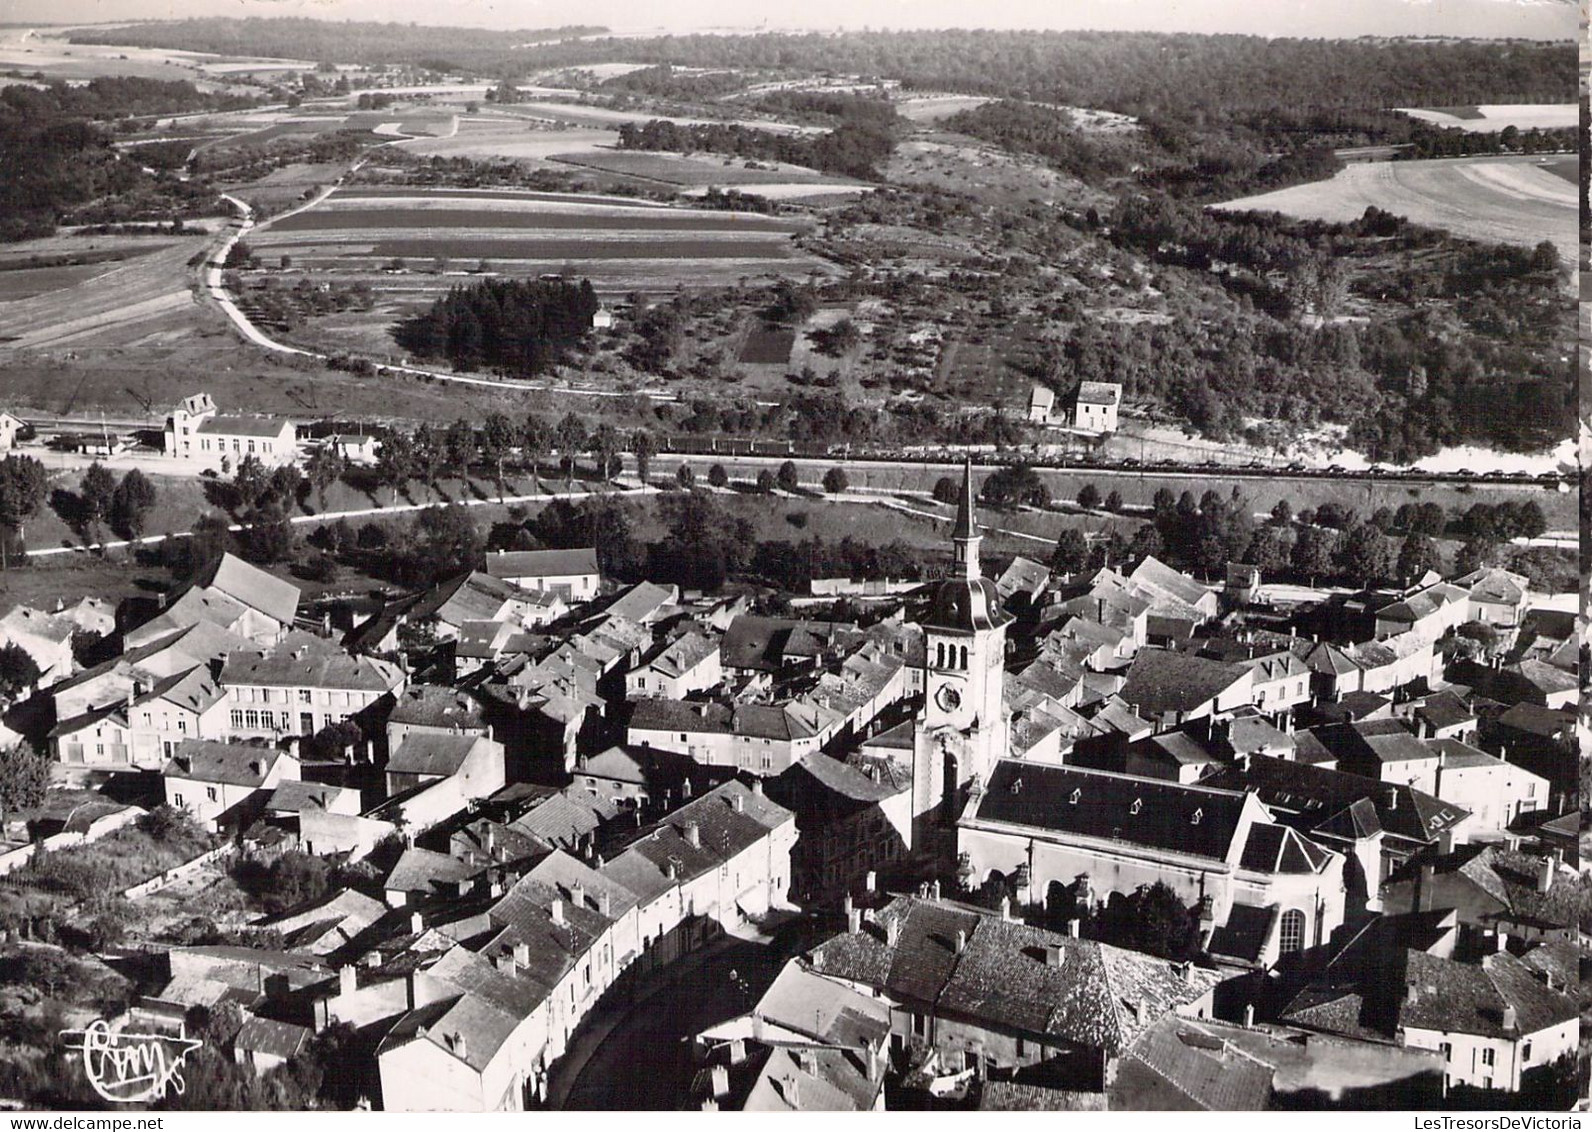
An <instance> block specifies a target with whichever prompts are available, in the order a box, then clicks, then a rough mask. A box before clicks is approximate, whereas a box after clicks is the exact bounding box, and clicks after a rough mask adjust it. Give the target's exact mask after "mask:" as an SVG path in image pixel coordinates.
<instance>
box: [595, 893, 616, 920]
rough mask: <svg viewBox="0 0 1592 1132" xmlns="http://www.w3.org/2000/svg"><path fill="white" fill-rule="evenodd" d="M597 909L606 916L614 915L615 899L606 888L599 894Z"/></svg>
mask: <svg viewBox="0 0 1592 1132" xmlns="http://www.w3.org/2000/svg"><path fill="white" fill-rule="evenodd" d="M597 909H598V911H600V912H602V914H603V915H605V916H612V915H613V914H614V897H613V894H612V893H611V892H609V891H608V890H607V889H606V888H605V889H603V890H602V891H601V892H599V893H598V894H597Z"/></svg>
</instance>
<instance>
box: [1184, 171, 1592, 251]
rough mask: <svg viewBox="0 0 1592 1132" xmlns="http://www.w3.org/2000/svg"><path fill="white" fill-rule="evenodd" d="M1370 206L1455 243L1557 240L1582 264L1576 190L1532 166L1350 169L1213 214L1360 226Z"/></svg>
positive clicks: (1530, 244)
mask: <svg viewBox="0 0 1592 1132" xmlns="http://www.w3.org/2000/svg"><path fill="white" fill-rule="evenodd" d="M1372 205H1375V206H1376V207H1377V208H1381V209H1385V210H1386V211H1388V212H1392V213H1395V214H1397V215H1399V216H1402V217H1404V218H1406V219H1408V220H1411V221H1413V222H1415V223H1417V224H1424V225H1428V226H1430V227H1433V228H1445V229H1447V230H1449V231H1451V232H1453V233H1454V234H1455V235H1457V236H1463V237H1467V238H1469V239H1473V240H1485V241H1489V242H1493V243H1503V244H1519V245H1522V246H1525V247H1534V246H1535V245H1537V244H1538V243H1540V242H1542V241H1543V240H1544V239H1548V240H1552V241H1553V243H1554V245H1555V246H1556V247H1557V248H1558V249H1559V255H1560V256H1561V257H1562V258H1563V259H1564V261H1565V262H1566V263H1573V262H1575V256H1576V199H1575V187H1574V186H1573V185H1572V184H1571V183H1570V182H1569V181H1566V180H1565V179H1564V178H1563V177H1560V176H1557V175H1555V173H1554V172H1552V171H1550V170H1549V169H1548V168H1545V167H1543V166H1541V165H1539V164H1537V159H1534V158H1508V157H1503V158H1500V157H1485V158H1455V159H1441V160H1433V161H1382V162H1373V163H1368V164H1363V165H1350V166H1348V167H1347V168H1345V169H1343V170H1341V171H1340V172H1339V173H1338V174H1337V175H1336V176H1335V177H1333V178H1332V179H1331V180H1327V181H1316V182H1313V183H1311V184H1308V185H1295V186H1293V187H1292V188H1288V189H1279V190H1278V191H1276V192H1271V193H1262V194H1260V195H1259V196H1252V197H1244V198H1242V199H1240V200H1232V201H1227V202H1225V203H1223V204H1219V205H1215V206H1214V207H1216V208H1220V209H1224V210H1228V211H1234V212H1240V211H1255V212H1280V213H1283V214H1284V215H1286V216H1294V217H1298V218H1300V219H1303V220H1330V221H1348V220H1356V219H1358V218H1359V217H1360V216H1362V215H1363V214H1364V213H1365V210H1366V209H1367V208H1369V207H1371V206H1372Z"/></svg>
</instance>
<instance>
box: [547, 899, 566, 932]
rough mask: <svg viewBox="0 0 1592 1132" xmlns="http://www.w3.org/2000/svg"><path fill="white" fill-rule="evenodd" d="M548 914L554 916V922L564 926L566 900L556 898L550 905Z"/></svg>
mask: <svg viewBox="0 0 1592 1132" xmlns="http://www.w3.org/2000/svg"><path fill="white" fill-rule="evenodd" d="M547 914H548V915H549V916H551V917H552V918H553V923H555V924H557V925H558V926H559V927H563V926H564V902H563V901H562V900H554V901H553V902H552V904H550V905H548V908H547Z"/></svg>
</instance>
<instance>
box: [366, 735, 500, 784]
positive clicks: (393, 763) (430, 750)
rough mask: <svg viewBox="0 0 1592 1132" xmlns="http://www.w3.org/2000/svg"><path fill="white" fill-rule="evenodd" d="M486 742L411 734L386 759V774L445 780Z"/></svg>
mask: <svg viewBox="0 0 1592 1132" xmlns="http://www.w3.org/2000/svg"><path fill="white" fill-rule="evenodd" d="M485 742H488V740H486V739H483V738H482V737H481V736H479V735H451V734H448V733H445V732H440V731H411V732H410V733H409V734H408V735H405V736H404V740H403V742H402V743H400V744H399V745H398V749H397V750H396V751H394V752H393V753H392V757H391V758H389V759H388V760H387V773H388V774H424V775H436V776H437V777H438V778H447V777H448V776H449V775H453V774H457V773H458V771H459V768H460V767H461V766H463V765H464V761H465V759H467V758H469V756H470V752H471V751H473V750H475V747H476V744H478V743H485Z"/></svg>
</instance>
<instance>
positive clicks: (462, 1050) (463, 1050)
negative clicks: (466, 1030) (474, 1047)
mask: <svg viewBox="0 0 1592 1132" xmlns="http://www.w3.org/2000/svg"><path fill="white" fill-rule="evenodd" d="M448 1048H449V1049H451V1050H452V1051H453V1053H454V1055H455V1056H456V1057H458V1058H459V1059H460V1060H461V1061H462V1060H464V1058H465V1056H466V1054H467V1053H468V1052H469V1049H468V1047H467V1046H466V1045H465V1041H464V1034H462V1033H461V1032H460V1031H458V1030H455V1031H453V1034H452V1036H450V1037H449V1038H448Z"/></svg>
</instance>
